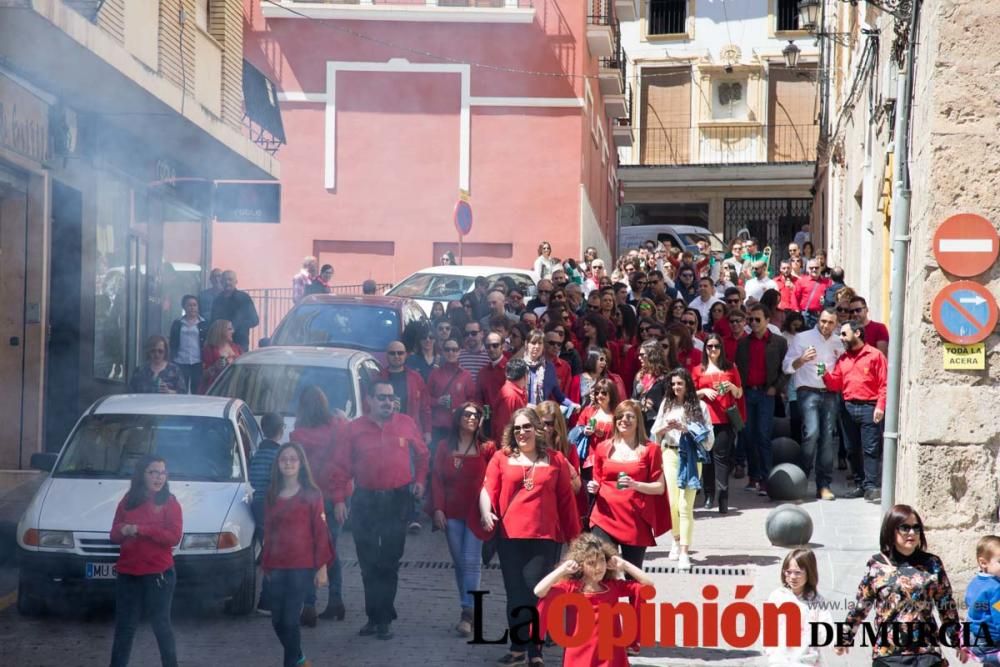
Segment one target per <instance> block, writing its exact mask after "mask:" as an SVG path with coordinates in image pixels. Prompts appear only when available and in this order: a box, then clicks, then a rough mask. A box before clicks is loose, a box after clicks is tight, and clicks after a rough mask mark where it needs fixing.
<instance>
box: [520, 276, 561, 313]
mask: <svg viewBox="0 0 1000 667" xmlns="http://www.w3.org/2000/svg"><path fill="white" fill-rule="evenodd" d="M553 289H555V285H553V284H552V281H551V280H549V279H548V278H543V279H542V280H539V281H538V296H536V297H535V298H533V299H532V300H531V301H529V302H528V305H527V306H526V308H527V309H528V310H530V311H536V310H538V309H539V308H548V306H549V297H550V296H552V290H553Z"/></svg>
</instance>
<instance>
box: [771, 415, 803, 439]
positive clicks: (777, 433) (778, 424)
mask: <svg viewBox="0 0 1000 667" xmlns="http://www.w3.org/2000/svg"><path fill="white" fill-rule="evenodd" d="M771 437H774V438H792V439H793V440H795V441H798V439H799V438H798V434H797V433H795V434H793V433H792V420H791V419H789V418H788V417H775V418H774V426H773V427H772V429H771Z"/></svg>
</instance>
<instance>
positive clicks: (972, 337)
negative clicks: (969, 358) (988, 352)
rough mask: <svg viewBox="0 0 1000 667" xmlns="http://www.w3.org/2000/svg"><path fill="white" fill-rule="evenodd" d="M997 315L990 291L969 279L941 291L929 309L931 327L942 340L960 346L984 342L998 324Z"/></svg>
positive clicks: (994, 301)
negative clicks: (932, 326) (931, 319)
mask: <svg viewBox="0 0 1000 667" xmlns="http://www.w3.org/2000/svg"><path fill="white" fill-rule="evenodd" d="M997 315H998V311H997V302H996V299H994V298H993V295H992V294H991V293H990V291H989V290H987V289H986V288H985V287H983V286H982V285H979V284H978V283H974V282H972V281H969V280H959V281H958V282H954V283H952V284H950V285H948V286H947V287H945V288H944V289H942V290H941V292H940V293H939V294H938V295H937V298H935V299H934V305H933V307H932V309H931V316H932V318H933V320H934V328H936V329H937V331H938V333H939V334H941V337H942V338H944V339H945V340H946V341H948V342H949V343H958V344H960V345H969V344H971V343H979V342H982V341H984V340H986V338H987V337H988V336H989V335H990V334H991V333H992V332H993V329H994V328H995V327H996V325H997Z"/></svg>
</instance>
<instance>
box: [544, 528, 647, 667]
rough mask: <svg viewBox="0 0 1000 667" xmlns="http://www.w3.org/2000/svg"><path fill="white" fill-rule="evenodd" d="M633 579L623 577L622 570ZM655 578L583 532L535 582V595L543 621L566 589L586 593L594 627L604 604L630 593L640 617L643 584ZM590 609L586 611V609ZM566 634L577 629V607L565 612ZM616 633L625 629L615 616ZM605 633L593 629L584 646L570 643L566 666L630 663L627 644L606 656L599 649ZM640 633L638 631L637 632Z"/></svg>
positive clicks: (621, 665) (602, 666) (622, 665)
mask: <svg viewBox="0 0 1000 667" xmlns="http://www.w3.org/2000/svg"><path fill="white" fill-rule="evenodd" d="M620 573H624V574H626V575H628V576H629V577H630V578H629V579H619V578H618V577H619V574H620ZM652 585H653V580H652V579H650V578H649V577H648V576H646V573H645V572H643V571H642V568H639V567H636V566H635V565H633V564H632V563H630V562H628V561H627V560H624V559H622V558H619V557H618V554H617V553H616V552H615V550H614V547H612V546H611V545H610V544H608V543H607V542H604V541H603V540H601V538H599V537H597V536H595V535H581V536H580V537H579V538H577V539H576V540H574V541H573V543H572V544H571V545H570V546H569V553H568V554H566V560H565V561H563V563H562V564H561V565H559V567H557V568H556V569H555V570H553V571H552V572H550V573H549V575H548V576H547V577H545V578H544V579H542V580H541V581H540V582H538V585H537V586H535V591H534V593H535V595H537V596H538V597H539V598H541V599H542V600H541V603H540V604H539V606H538V613H539V618H540V619H541V621H542V623H543V627H542V631H543V632H544V629H545V628H544V623H545V618H546V616H547V615H548V614H547V611H548V608H549V605H550V604H552V602H554V601H555V599H556V598H557V597H558V596H559V595H562V594H565V593H579V594H582V595H583V596H584V597H585V598H587V601H588V602H590V604H591V609H592V613H593V620H592V623H593V627H595V628H596V627H597V624H598V623H600V622H602V621H604V620H605V619H604V615H603V614H601V612H600V611H599V610H600V609H601V607H602V606H610V605H614V604H616V603H618V601H619V600H620V599H621V598H623V597H627V598H628V599H629V602H630V603H631V604H632V605H633V607H634V608H635V609H636V618H638V605H639V600H640V598H639V591H640V589H641V588H642V587H643V586H652ZM583 613H586V612H583ZM564 618H565V623H566V628H565V629H566V634H567V635H569V636H573V635H574V634H575V632H576V618H577V617H576V611H575V609H574V608H570V609H569V610H567V613H566V615H565V617H564ZM613 633H614V636H620V635H621V633H622V628H621V622H620V621H619V620H618V619H617V618H616V619H615V628H614V630H613ZM600 634H601V633H598V632H593V633H591V635H590V637H589V638H588V640H587V641H586V642H585V643H584V644H583V645H582V646H576V647H572V648H570V647H567V648H566V651H565V653H563V662H562V664H563V666H564V667H627V666H628V664H629V661H628V655H627V653H626V651H625V649H624V648H623V647H620V646H619V647H616V648H615V649H614V651H613V652H612V654H611V657H610V658H602V657H601V656H600V653H599V650H598V645H597V642H598V638H599V636H600ZM637 634H638V633H637Z"/></svg>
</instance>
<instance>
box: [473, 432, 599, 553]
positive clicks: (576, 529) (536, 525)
mask: <svg viewBox="0 0 1000 667" xmlns="http://www.w3.org/2000/svg"><path fill="white" fill-rule="evenodd" d="M548 455H549V464H548V465H544V466H535V467H534V468H532V467H531V466H522V465H517V464H513V463H511V462H510V457H509V456H507V455H506V454H504V453H503V452H499V453H497V455H496V456H494V457H493V458H492V459H491V460H490V463H489V465H488V466H487V467H486V479H485V480H484V481H483V488H484V489H485V490H486V493H487V495H488V496H489V498H490V505H491V506H492V508H493V512H494V513H495V514H496V515H497V516H498V517H500V530H501V535H503V536H504V537H506V538H508V539H528V540H554V541H556V542H563V543H566V542H569V541H570V540H572V539H573V538H575V537H576V536H577V535H579V534H580V517H579V515H578V514H577V510H576V501H575V500H574V499H573V487H572V485H571V484H570V480H569V467H568V466H567V465H566V459H565V458H564V457H563V455H562V454H560V453H559V452H554V451H549V452H548ZM529 480H530V481H529ZM529 486H530V487H531V488H528V487H529Z"/></svg>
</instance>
